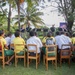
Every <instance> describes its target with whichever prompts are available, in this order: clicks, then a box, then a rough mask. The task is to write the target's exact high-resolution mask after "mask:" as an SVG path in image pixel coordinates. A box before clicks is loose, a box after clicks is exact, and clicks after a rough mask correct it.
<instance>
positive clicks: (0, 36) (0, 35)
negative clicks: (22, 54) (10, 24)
mask: <svg viewBox="0 0 75 75" xmlns="http://www.w3.org/2000/svg"><path fill="white" fill-rule="evenodd" d="M4 35H5V33H4V31H2V30H0V42H2V46H3V49H4V56H11V58H10V59H9V60H8V61H7V62H6V64H9V62H10V61H11V60H12V58H13V57H14V56H13V55H14V52H13V51H12V50H7V49H8V46H7V44H6V40H5V39H4V38H3V37H4ZM1 55H2V52H0V56H1Z"/></svg>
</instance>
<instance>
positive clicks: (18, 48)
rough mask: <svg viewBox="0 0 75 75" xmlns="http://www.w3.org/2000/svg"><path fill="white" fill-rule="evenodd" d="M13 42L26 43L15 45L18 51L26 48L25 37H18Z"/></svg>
mask: <svg viewBox="0 0 75 75" xmlns="http://www.w3.org/2000/svg"><path fill="white" fill-rule="evenodd" d="M13 44H14V45H15V44H24V46H16V47H15V50H14V51H15V52H16V53H19V52H20V51H23V50H24V48H25V41H24V39H23V38H21V37H16V38H15V39H14V40H13Z"/></svg>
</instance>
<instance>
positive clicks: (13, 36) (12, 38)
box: [10, 34, 15, 44]
mask: <svg viewBox="0 0 75 75" xmlns="http://www.w3.org/2000/svg"><path fill="white" fill-rule="evenodd" d="M14 38H15V35H14V34H13V35H12V36H11V42H10V43H11V44H12V43H13V40H14Z"/></svg>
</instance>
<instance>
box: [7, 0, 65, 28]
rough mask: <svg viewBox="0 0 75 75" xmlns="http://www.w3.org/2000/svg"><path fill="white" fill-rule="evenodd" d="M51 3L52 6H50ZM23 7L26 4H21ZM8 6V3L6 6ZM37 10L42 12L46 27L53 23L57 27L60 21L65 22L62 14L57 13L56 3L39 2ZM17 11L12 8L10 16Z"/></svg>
mask: <svg viewBox="0 0 75 75" xmlns="http://www.w3.org/2000/svg"><path fill="white" fill-rule="evenodd" d="M51 5H53V6H51ZM22 6H23V7H24V9H25V8H26V7H27V6H26V4H24V3H23V4H22ZM6 8H8V5H7V6H6ZM37 8H39V11H40V12H43V13H44V15H43V16H40V17H41V18H42V19H43V22H44V23H45V25H46V26H47V27H51V26H52V25H53V24H55V27H59V25H60V22H65V20H64V17H63V15H61V14H59V12H58V9H57V4H56V3H49V2H47V0H45V3H44V2H41V3H40V5H39V7H37ZM16 14H17V12H16V11H15V10H13V9H12V15H11V16H12V17H13V16H15V15H16Z"/></svg>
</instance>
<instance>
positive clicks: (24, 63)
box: [24, 57, 26, 67]
mask: <svg viewBox="0 0 75 75" xmlns="http://www.w3.org/2000/svg"><path fill="white" fill-rule="evenodd" d="M25 63H26V62H25V57H24V67H25Z"/></svg>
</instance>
